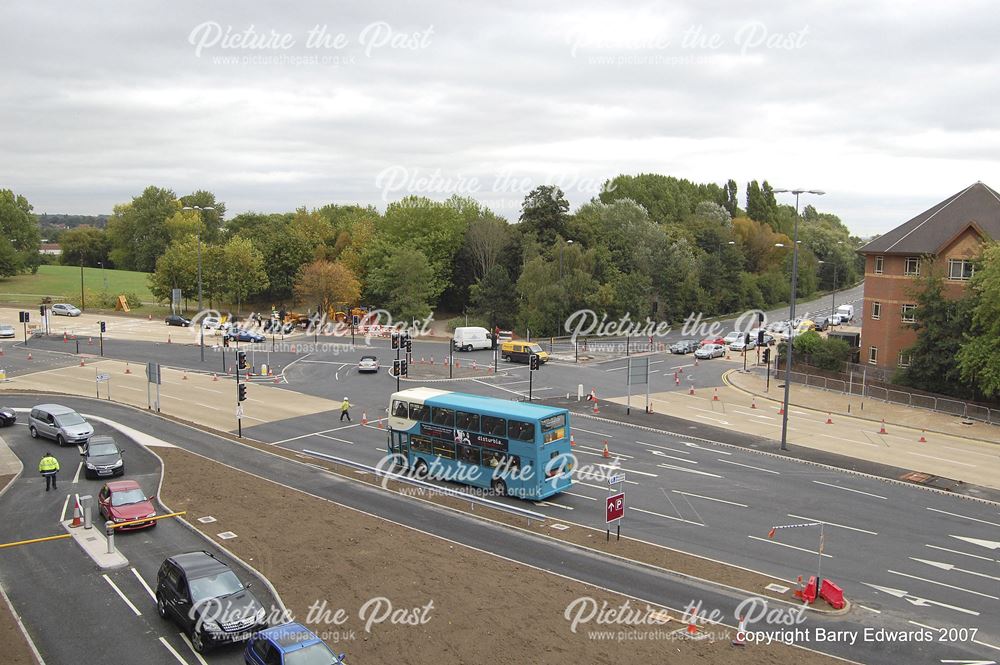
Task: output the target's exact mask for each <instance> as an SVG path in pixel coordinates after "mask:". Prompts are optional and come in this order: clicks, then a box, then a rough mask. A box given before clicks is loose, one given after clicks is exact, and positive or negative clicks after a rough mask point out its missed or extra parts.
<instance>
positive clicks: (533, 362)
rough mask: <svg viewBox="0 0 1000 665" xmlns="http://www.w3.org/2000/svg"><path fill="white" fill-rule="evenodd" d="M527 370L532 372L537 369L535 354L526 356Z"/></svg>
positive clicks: (536, 356)
mask: <svg viewBox="0 0 1000 665" xmlns="http://www.w3.org/2000/svg"><path fill="white" fill-rule="evenodd" d="M528 369H530V370H532V371H533V370H536V369H538V354H537V353H532V354H531V355H530V356H528Z"/></svg>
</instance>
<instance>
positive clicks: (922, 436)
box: [917, 430, 927, 443]
mask: <svg viewBox="0 0 1000 665" xmlns="http://www.w3.org/2000/svg"><path fill="white" fill-rule="evenodd" d="M925 431H926V430H920V438H919V439H917V443H927V438H926V437H925V436H924V432H925Z"/></svg>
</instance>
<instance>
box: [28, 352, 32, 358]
mask: <svg viewBox="0 0 1000 665" xmlns="http://www.w3.org/2000/svg"><path fill="white" fill-rule="evenodd" d="M28 360H31V351H28Z"/></svg>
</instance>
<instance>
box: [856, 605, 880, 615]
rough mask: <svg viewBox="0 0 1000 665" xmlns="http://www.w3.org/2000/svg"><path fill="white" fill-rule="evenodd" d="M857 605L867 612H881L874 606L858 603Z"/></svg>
mask: <svg viewBox="0 0 1000 665" xmlns="http://www.w3.org/2000/svg"><path fill="white" fill-rule="evenodd" d="M858 607H860V608H861V609H863V610H868V611H869V612H874V613H875V614H882V610H876V609H875V608H874V607H868V606H867V605H858Z"/></svg>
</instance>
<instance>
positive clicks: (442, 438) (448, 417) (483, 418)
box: [388, 388, 575, 501]
mask: <svg viewBox="0 0 1000 665" xmlns="http://www.w3.org/2000/svg"><path fill="white" fill-rule="evenodd" d="M388 450H389V454H390V455H392V456H393V457H394V459H395V460H398V461H399V462H400V463H402V464H403V465H404V466H406V467H407V468H411V469H413V470H414V471H415V472H416V473H417V475H418V476H427V477H430V478H432V479H439V480H448V481H453V482H459V483H464V484H466V485H472V486H473V487H478V488H482V489H488V490H490V491H491V492H492V493H493V494H496V495H499V496H514V497H519V498H523V499H532V500H535V501H538V500H540V499H544V498H546V497H550V496H552V495H554V494H558V493H559V492H562V491H564V490H567V489H569V488H570V487H572V485H573V478H572V474H573V466H574V464H575V462H574V458H573V454H572V450H571V448H570V422H569V412H568V411H567V410H566V409H560V408H556V407H550V406H543V405H540V404H526V403H523V402H513V401H509V400H502V399H496V398H493V397H483V396H481V395H470V394H465V393H456V392H450V391H445V390H435V389H433V388H411V389H408V390H403V391H400V392H397V393H394V394H393V396H392V398H391V401H390V403H389V448H388Z"/></svg>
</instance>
